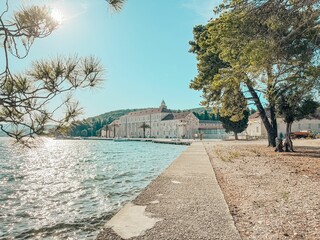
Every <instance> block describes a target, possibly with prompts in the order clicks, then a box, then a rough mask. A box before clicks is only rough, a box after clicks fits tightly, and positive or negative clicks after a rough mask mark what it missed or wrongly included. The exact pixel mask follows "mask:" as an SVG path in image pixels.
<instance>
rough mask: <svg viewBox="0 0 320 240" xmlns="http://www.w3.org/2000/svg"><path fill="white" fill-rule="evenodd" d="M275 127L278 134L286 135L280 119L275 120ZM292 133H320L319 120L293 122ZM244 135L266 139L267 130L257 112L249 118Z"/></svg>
mask: <svg viewBox="0 0 320 240" xmlns="http://www.w3.org/2000/svg"><path fill="white" fill-rule="evenodd" d="M266 113H267V116H268V118H269V116H270V112H269V111H266ZM277 127H278V134H280V133H282V134H283V135H285V133H286V123H285V122H284V121H283V119H282V118H279V117H278V118H277ZM291 131H292V132H302V131H311V132H312V133H320V119H319V118H316V117H313V118H310V119H309V118H304V119H302V120H300V121H295V122H293V124H292V126H291ZM245 133H246V134H248V135H249V136H253V137H262V138H267V136H268V134H267V130H266V128H265V127H264V124H263V122H262V120H261V117H260V114H259V113H258V112H256V113H254V114H252V115H251V116H250V117H249V121H248V127H247V129H246V130H245Z"/></svg>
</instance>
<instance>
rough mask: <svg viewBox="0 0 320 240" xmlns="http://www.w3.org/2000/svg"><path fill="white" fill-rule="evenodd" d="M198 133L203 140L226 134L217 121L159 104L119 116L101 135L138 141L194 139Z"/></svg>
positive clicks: (163, 103)
mask: <svg viewBox="0 0 320 240" xmlns="http://www.w3.org/2000/svg"><path fill="white" fill-rule="evenodd" d="M143 126H145V127H143ZM144 131H145V133H144ZM210 131H211V132H210ZM200 133H203V134H204V137H205V138H220V137H223V136H224V135H225V131H224V129H223V128H222V125H221V123H220V122H219V121H199V119H198V118H197V117H196V116H195V115H194V114H193V113H192V112H172V111H171V110H170V109H168V108H167V106H166V104H165V102H164V101H162V103H161V105H160V107H159V108H148V109H144V110H140V111H135V112H131V113H129V114H127V115H124V116H122V117H120V119H118V120H115V121H114V122H112V123H111V124H110V125H109V127H108V130H107V131H103V132H102V136H107V137H123V138H140V137H144V134H145V136H146V137H152V138H194V136H195V135H196V134H197V135H199V134H200ZM213 136H214V137H213Z"/></svg>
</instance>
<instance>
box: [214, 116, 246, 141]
mask: <svg viewBox="0 0 320 240" xmlns="http://www.w3.org/2000/svg"><path fill="white" fill-rule="evenodd" d="M249 114H250V112H249V110H245V111H244V113H243V118H242V119H240V120H238V121H233V120H232V116H225V117H221V118H220V121H221V123H222V126H223V128H224V129H225V130H226V132H227V133H228V132H234V136H235V139H236V140H238V133H241V132H243V131H244V130H246V128H247V127H248V120H249Z"/></svg>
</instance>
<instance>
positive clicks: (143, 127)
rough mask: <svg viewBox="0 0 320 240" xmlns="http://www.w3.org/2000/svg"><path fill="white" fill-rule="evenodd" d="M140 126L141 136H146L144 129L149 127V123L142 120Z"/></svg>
mask: <svg viewBox="0 0 320 240" xmlns="http://www.w3.org/2000/svg"><path fill="white" fill-rule="evenodd" d="M140 128H142V130H143V138H146V129H147V128H151V127H150V125H149V124H146V123H145V122H143V123H142V125H141V126H140Z"/></svg>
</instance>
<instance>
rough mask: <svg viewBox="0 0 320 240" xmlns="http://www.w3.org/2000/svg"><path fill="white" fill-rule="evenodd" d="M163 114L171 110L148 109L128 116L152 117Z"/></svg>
mask: <svg viewBox="0 0 320 240" xmlns="http://www.w3.org/2000/svg"><path fill="white" fill-rule="evenodd" d="M162 112H171V111H170V110H169V109H165V108H163V109H160V108H148V109H144V110H140V111H135V112H130V113H128V116H143V115H150V114H154V113H162Z"/></svg>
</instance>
